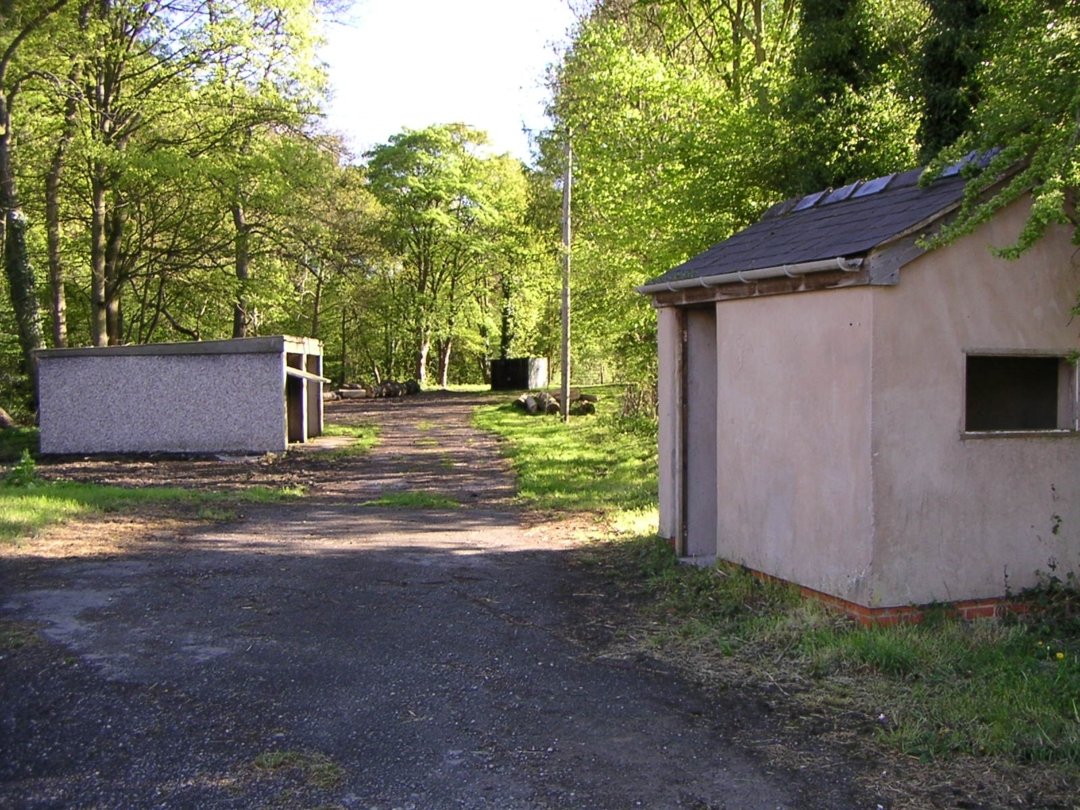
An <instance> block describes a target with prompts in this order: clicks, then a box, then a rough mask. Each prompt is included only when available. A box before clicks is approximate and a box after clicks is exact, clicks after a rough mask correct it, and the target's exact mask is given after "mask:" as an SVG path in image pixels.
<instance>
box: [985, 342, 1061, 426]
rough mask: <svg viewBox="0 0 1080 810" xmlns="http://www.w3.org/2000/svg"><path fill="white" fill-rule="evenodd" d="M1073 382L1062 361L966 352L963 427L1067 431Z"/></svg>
mask: <svg viewBox="0 0 1080 810" xmlns="http://www.w3.org/2000/svg"><path fill="white" fill-rule="evenodd" d="M1073 380H1074V370H1073V366H1072V364H1071V363H1069V362H1068V361H1066V360H1065V359H1064V358H1062V357H1047V356H1036V355H1030V356H1029V355H973V354H969V355H968V356H967V383H966V387H967V391H966V398H965V402H966V407H965V421H964V429H965V430H967V431H970V432H985V431H1037V430H1072V429H1074V428H1075V424H1074V418H1075V410H1076V409H1075V395H1074V393H1073V388H1074V386H1075V383H1074V382H1073Z"/></svg>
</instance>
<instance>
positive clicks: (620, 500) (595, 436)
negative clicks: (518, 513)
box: [474, 387, 657, 516]
mask: <svg viewBox="0 0 1080 810" xmlns="http://www.w3.org/2000/svg"><path fill="white" fill-rule="evenodd" d="M618 391H619V389H613V388H610V387H607V388H605V389H604V390H603V392H602V393H601V394H600V397H601V399H600V401H599V402H598V403H597V413H596V415H594V416H582V417H571V419H570V421H569V423H564V422H562V421H561V420H560V419H559V418H558V417H557V416H527V415H525V414H524V413H522V412H521V411H519V410H517V409H515V408H514V407H513V406H512V405H510V404H505V405H492V406H487V407H483V408H479V409H477V412H476V415H475V418H474V421H475V424H476V425H477V427H479V428H481V429H483V430H488V431H491V432H494V433H497V434H498V435H499V436H501V437H503V438H504V439H506V442H505V444H504V445H503V447H504V451H505V453H506V455H507V456H508V457H509V458H510V460H511V462H512V463H513V465H514V469H515V471H516V472H517V480H518V495H519V497H521V499H522V500H524V501H525V502H527V503H529V504H530V505H533V506H535V507H537V508H540V509H544V510H554V511H589V512H599V513H601V514H604V515H607V516H614V515H617V514H619V513H622V512H640V511H642V510H650V509H654V508H655V506H656V487H657V479H656V423H655V422H653V421H651V420H648V419H624V418H620V417H618V416H617V411H618V407H619V402H618Z"/></svg>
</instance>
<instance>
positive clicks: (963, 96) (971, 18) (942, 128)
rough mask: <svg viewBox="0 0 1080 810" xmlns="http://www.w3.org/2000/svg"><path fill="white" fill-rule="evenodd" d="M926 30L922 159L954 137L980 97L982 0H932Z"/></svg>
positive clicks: (947, 143) (920, 128) (953, 139)
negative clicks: (979, 64) (927, 31)
mask: <svg viewBox="0 0 1080 810" xmlns="http://www.w3.org/2000/svg"><path fill="white" fill-rule="evenodd" d="M928 5H929V7H930V22H929V29H930V30H929V34H928V36H927V38H926V42H925V44H924V45H923V53H922V98H923V113H922V121H921V123H920V124H919V143H920V144H921V147H922V152H921V157H922V159H923V161H926V160H929V159H930V158H932V157H933V156H934V155H936V154H937V153H938V152H939V151H940V150H941V149H943V148H945V147H946V146H949V145H950V144H952V143H954V142H955V141H956V139H957V138H959V137H960V136H961V135H962V134H963V133H964V129H965V127H966V126H967V122H968V118H969V117H970V115H971V110H972V108H973V107H974V106H975V103H976V102H977V101H978V95H979V90H978V83H977V82H976V80H975V76H974V72H975V68H976V67H977V66H978V63H979V59H980V58H981V56H982V50H983V48H982V45H983V42H982V40H983V38H982V25H981V23H983V21H984V20H985V17H986V13H987V6H986V3H985V2H984V0H930V2H929V3H928Z"/></svg>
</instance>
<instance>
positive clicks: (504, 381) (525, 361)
mask: <svg viewBox="0 0 1080 810" xmlns="http://www.w3.org/2000/svg"><path fill="white" fill-rule="evenodd" d="M547 384H548V364H547V358H544V357H512V358H510V359H507V360H492V361H491V390H492V391H525V390H530V391H535V390H536V389H538V388H547Z"/></svg>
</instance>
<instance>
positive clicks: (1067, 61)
mask: <svg viewBox="0 0 1080 810" xmlns="http://www.w3.org/2000/svg"><path fill="white" fill-rule="evenodd" d="M342 5H343V4H342V3H339V4H338V7H335V6H334V5H333V4H332V3H331V2H326V0H137V1H136V0H0V212H2V215H3V231H2V239H3V263H4V269H5V272H4V274H3V278H2V279H0V293H2V295H0V405H3V406H4V407H6V408H7V409H8V410H10V411H12V412H19V413H22V414H24V415H28V414H30V413H31V412H32V409H33V390H34V386H33V363H32V360H31V357H32V354H31V352H32V351H33V350H34V349H36V348H41V347H62V346H90V345H93V346H104V345H114V344H126V343H145V342H161V341H177V340H206V339H217V338H228V337H244V336H254V335H261V334H277V333H288V334H297V335H307V336H313V337H317V338H319V339H321V340H322V341H324V344H325V354H326V360H327V371H328V373H329V375H330V376H331V377H332V378H333V379H334V380H335V381H336V382H347V381H348V382H351V381H358V380H364V381H378V380H380V379H384V378H395V379H404V378H409V377H412V378H415V379H417V380H419V381H420V382H421V384H422V385H425V386H440V385H441V386H445V385H447V384H451V383H482V382H484V381H485V380H486V375H487V369H488V367H489V361H490V360H491V359H493V358H500V357H518V356H540V357H548V358H550V360H551V361H552V363H553V366H554V367H555V368H556V369H557V359H558V356H559V336H560V311H559V307H560V284H561V268H560V264H561V258H562V250H563V249H562V247H561V241H560V234H561V231H560V227H561V223H560V198H561V185H562V183H563V176H564V170H565V165H564V164H565V157H564V156H565V154H566V145H567V139H569V140H570V142H571V143H572V147H573V156H574V157H573V177H574V187H573V208H572V216H573V234H574V236H573V243H572V267H573V274H572V302H573V304H572V335H573V337H572V349H573V354H572V358H573V359H572V363H571V366H572V369H573V378H574V382H575V383H585V382H607V381H612V380H620V381H634V382H639V383H643V384H645V385H648V384H649V382H650V381H651V380H652V379H653V377H654V376H655V368H654V355H655V316H654V314H653V312H652V310H651V308H650V306H649V304H648V302H647V301H646V300H645V299H643V298H642V297H641V296H640V295H638V294H636V293H635V292H634V288H635V286H637V285H640V284H641V283H643V282H644V281H646V280H647V279H649V278H652V277H655V276H657V275H659V274H660V273H662V272H664V271H665V270H667V269H669V268H670V267H672V266H674V265H676V264H678V263H680V262H681V261H683V260H685V259H686V258H688V257H689V256H691V255H693V254H694V253H696V252H699V251H701V250H703V249H704V248H706V247H708V246H709V245H711V244H714V243H715V242H717V241H719V240H721V239H723V238H725V237H726V236H728V235H730V234H731V233H732V232H734V231H735V230H737V229H739V228H742V227H744V226H746V225H747V224H749V223H750V222H752V221H754V220H755V219H756V218H757V217H758V216H759V215H760V214H761V212H762V211H763V210H764V209H765V208H767V207H768V206H769V205H771V204H772V203H775V202H777V201H779V200H782V199H785V198H788V197H792V196H795V195H799V194H804V193H808V192H811V191H815V190H819V189H823V188H826V187H837V186H840V185H843V184H845V183H848V182H851V181H853V180H856V179H867V178H873V177H878V176H881V175H885V174H888V173H890V172H895V171H901V170H905V169H908V168H911V167H913V166H918V165H929V166H930V167H931V171H932V170H933V168H934V167H941V166H945V165H948V164H950V163H952V162H955V161H956V160H957V159H959V157H960V156H962V155H964V154H966V153H968V152H970V151H972V150H989V149H991V148H996V149H998V150H999V151H997V152H996V157H995V158H994V159H993V160H992V161H991V162H990V164H989V165H988V166H987V167H986V168H985V169H983V170H982V173H981V174H980V175H978V176H977V177H973V178H972V182H971V183H970V184H969V192H970V194H969V197H968V200H967V202H966V204H965V207H964V209H963V211H962V213H961V216H960V217H959V218H958V219H957V220H956V222H955V223H954V224H953V225H952V226H951V228H950V231H949V233H948V234H946V235H945V238H948V237H950V236H954V235H956V234H959V233H963V232H964V231H965V230H968V229H970V228H972V227H974V226H975V225H976V224H978V222H980V221H982V220H983V219H985V218H986V217H987V216H989V215H990V214H992V212H993V211H994V210H996V208H997V207H1000V206H1001V205H1004V204H1006V203H1008V202H1009V201H1011V200H1013V199H1015V198H1016V197H1018V196H1019V195H1021V194H1026V193H1028V192H1030V193H1032V195H1033V200H1034V203H1033V206H1032V208H1031V214H1030V217H1029V221H1028V227H1027V228H1026V229H1025V231H1024V233H1023V234H1022V235H1021V237H1020V239H1019V240H1018V242H1017V244H1016V245H1014V246H1012V247H1010V248H1008V249H1007V250H1006V251H1005V253H1006V255H1018V254H1019V253H1020V252H1023V251H1024V250H1025V249H1027V248H1028V247H1030V246H1031V245H1032V244H1034V243H1035V242H1036V241H1037V240H1038V239H1039V237H1040V236H1041V235H1042V233H1044V232H1045V230H1046V229H1047V228H1048V227H1056V226H1064V227H1068V228H1071V229H1072V231H1073V233H1074V239H1075V241H1076V242H1077V244H1080V214H1078V210H1077V204H1078V191H1080V156H1078V141H1080V0H588V1H587V2H582V3H579V4H578V5H580V8H576V12H577V19H578V21H577V24H576V25H575V27H574V30H573V31H572V32H571V35H570V40H569V44H568V45H567V47H566V48H565V50H564V51H563V52H562V53H561V55H560V56H559V57H558V58H557V59H556V61H555V62H554V63H553V64H552V65H551V66H550V68H549V71H548V75H547V77H546V78H547V82H548V87H549V90H550V109H549V113H550V121H551V126H550V129H548V130H546V131H543V132H537V133H534V159H533V160H532V161H530V164H529V165H525V164H523V163H522V162H521V161H519V160H517V159H515V158H512V157H510V156H508V155H500V154H496V153H495V152H494V151H493V150H492V149H491V148H490V147H489V146H488V145H487V143H486V137H485V134H484V133H483V132H480V131H477V130H475V129H473V128H472V127H470V126H468V125H467V124H466V123H433V124H432V125H431V126H429V127H427V128H424V129H421V130H406V131H403V132H400V133H398V134H396V135H394V136H392V137H390V138H389V139H388V141H387V142H386V143H383V144H380V145H378V146H376V147H374V148H373V149H372V150H371V151H369V152H368V153H366V154H362V155H352V154H349V153H348V151H347V150H346V148H345V147H344V146H343V141H342V139H341V137H340V136H339V135H335V134H334V133H332V132H327V131H326V129H325V127H324V125H323V123H322V114H321V110H322V107H323V105H324V103H325V93H326V81H325V75H324V73H323V69H322V67H321V66H320V64H319V61H318V58H317V46H318V42H319V32H320V31H321V30H322V26H323V25H324V24H325V23H326V21H327V20H329V19H331V18H333V16H334V15H335V14H337V13H340V12H341V10H342V8H341V6H342ZM361 80H364V79H361ZM366 80H369V81H378V77H369V78H368V79H366ZM972 170H973V171H974V170H975V169H972ZM1002 177H1007V180H1006V181H1005V182H1004V183H1003V184H1002V183H999V182H998V181H999V180H1001V178H1002ZM988 189H991V191H990V192H989V193H988V192H987V190H988Z"/></svg>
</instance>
